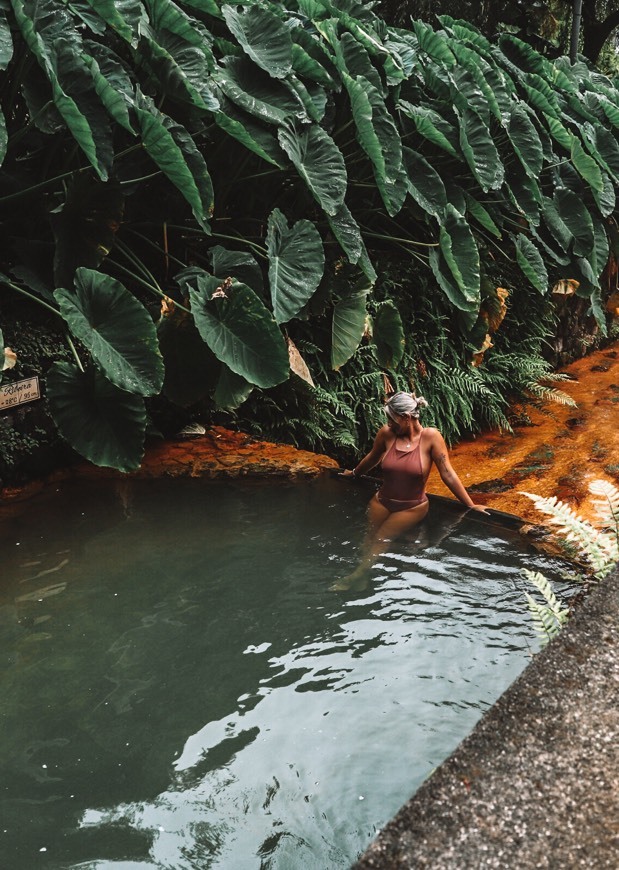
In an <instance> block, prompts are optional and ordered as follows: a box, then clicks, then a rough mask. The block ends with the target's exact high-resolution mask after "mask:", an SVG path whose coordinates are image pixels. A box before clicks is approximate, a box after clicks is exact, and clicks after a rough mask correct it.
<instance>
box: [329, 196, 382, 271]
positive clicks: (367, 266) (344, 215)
mask: <svg viewBox="0 0 619 870" xmlns="http://www.w3.org/2000/svg"><path fill="white" fill-rule="evenodd" d="M327 220H328V221H329V226H330V227H331V232H332V233H333V235H334V236H335V238H336V239H337V240H338V242H339V243H340V246H341V248H342V250H343V251H344V253H345V254H346V256H347V257H348V262H349V263H352V264H353V265H358V266H359V268H360V269H361V271H362V272H363V273H364V275H365V276H366V277H367V278H368V279H369V281H370V284H374V282H375V281H376V278H377V275H376V270H375V269H374V266H373V265H372V262H371V260H370V258H369V256H368V252H367V249H366V247H365V242H364V241H363V238H362V236H361V230H360V229H359V224H358V223H357V221H356V220H355V219H354V217H353V216H352V214H351V213H350V209H349V208H348V206H347V205H346V203H345V202H343V203H342V204H341V206H340V207H339V209H338V210H337V211H336V213H335V214H334V215H327Z"/></svg>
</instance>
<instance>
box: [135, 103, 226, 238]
mask: <svg viewBox="0 0 619 870" xmlns="http://www.w3.org/2000/svg"><path fill="white" fill-rule="evenodd" d="M135 114H136V118H137V121H138V126H139V129H140V134H141V136H142V144H143V145H144V148H145V150H146V152H147V153H148V155H149V156H150V157H151V158H152V160H153V161H154V162H155V163H156V164H157V166H158V167H159V168H160V169H161V171H162V172H163V174H164V175H165V176H167V178H168V179H169V180H170V181H171V182H172V184H173V185H174V186H175V187H176V188H177V189H178V190H179V191H180V192H181V194H182V195H183V196H184V198H185V200H186V201H187V202H188V203H189V205H190V206H191V209H192V211H193V214H194V217H195V219H196V220H197V221H198V223H199V224H200V226H201V227H202V229H203V230H204V231H205V232H210V231H209V228H208V219H209V217H210V216H211V213H212V211H213V185H212V182H211V177H210V175H209V173H208V169H207V168H206V163H205V162H204V158H203V157H202V155H201V154H200V152H199V151H198V149H197V148H196V146H195V143H194V141H193V139H192V138H191V136H190V135H189V133H188V132H187V130H186V129H185V128H184V127H182V126H181V125H180V124H177V123H176V122H175V121H173V120H172V118H169V117H167V116H166V115H163V114H162V113H161V112H159V111H158V110H157V109H156V108H155V106H154V105H153V104H152V102H149V101H148V100H147V99H146V98H145V97H143V96H140V98H139V99H136V105H135Z"/></svg>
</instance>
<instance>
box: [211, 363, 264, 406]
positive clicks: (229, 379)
mask: <svg viewBox="0 0 619 870" xmlns="http://www.w3.org/2000/svg"><path fill="white" fill-rule="evenodd" d="M253 389H254V385H253V384H250V383H249V381H246V380H245V378H244V377H242V376H241V375H237V374H236V373H235V372H233V371H232V369H229V368H228V366H227V365H225V364H223V363H222V365H221V371H220V374H219V380H218V381H217V386H216V387H215V392H214V394H213V399H214V400H215V404H216V405H217V407H218V408H224V409H225V410H227V411H234V410H235V409H236V408H238V407H239V406H240V405H242V404H243V402H244V401H245V400H246V399H247V398H248V396H249V394H250V393H251V391H252V390H253Z"/></svg>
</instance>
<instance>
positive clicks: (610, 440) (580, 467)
mask: <svg viewBox="0 0 619 870" xmlns="http://www.w3.org/2000/svg"><path fill="white" fill-rule="evenodd" d="M565 372H566V373H568V374H569V375H570V376H571V377H572V378H573V380H570V381H569V382H566V383H564V384H560V385H559V386H560V387H561V389H562V390H563V391H564V392H565V393H567V394H568V395H569V396H571V397H572V398H573V399H574V400H575V401H576V402H577V405H578V407H576V408H572V407H569V406H565V405H558V404H555V403H553V404H548V403H547V404H546V405H545V406H544V407H543V409H539V410H537V409H533V410H531V409H527V414H528V416H529V417H530V422H528V423H527V424H523V425H520V426H518V427H516V430H515V433H514V434H511V433H507V432H489V433H485V434H483V435H479V436H477V437H476V438H473V439H469V440H466V441H463V442H461V443H460V444H458V445H456V446H455V447H454V448H453V450H452V459H453V464H454V467H455V468H456V470H457V471H458V474H459V475H460V477H461V479H462V481H463V483H464V484H465V485H466V486H467V488H468V489H470V490H471V491H472V492H473V493H474V494H475V499H476V500H477V501H479V502H482V503H483V504H486V505H488V506H489V507H492V508H495V509H497V510H502V511H506V512H508V513H515V514H518V515H520V516H522V517H523V518H524V519H526V520H530V521H532V522H540V521H541V520H542V519H543V518H542V517H541V516H540V514H539V513H538V512H537V511H536V510H535V508H534V507H533V505H532V503H531V502H530V501H529V499H527V498H526V497H525V496H523V495H522V494H521V492H522V491H523V490H526V491H530V492H535V493H538V494H540V495H545V496H551V495H556V496H558V497H559V498H561V499H563V500H564V501H567V502H569V503H570V504H571V505H572V506H573V507H574V508H575V509H576V510H578V512H579V513H580V514H581V515H583V516H585V517H592V516H593V512H592V509H591V506H590V502H589V496H588V489H587V487H588V483H589V481H590V480H593V479H595V478H605V479H607V480H610V481H612V482H614V483H617V481H619V435H618V434H617V430H618V424H619V350H618V349H617V344H615V345H614V346H611V347H610V348H607V349H605V350H602V351H598V352H596V353H593V354H591V355H589V356H587V357H586V358H584V359H581V360H578V361H577V362H575V363H573V364H572V365H570V366H569V367H568V368H566V369H565ZM335 467H337V463H336V462H335V460H333V459H331V458H329V457H328V456H322V455H319V454H314V453H310V452H308V451H305V450H297V449H296V448H294V447H291V446H287V445H282V444H272V443H269V442H266V441H260V440H258V439H256V438H252V437H250V436H247V435H244V434H242V433H238V432H230V431H229V430H226V429H223V428H222V427H219V426H214V427H212V428H211V429H209V430H208V431H207V432H206V434H205V435H203V436H198V437H194V438H190V439H185V440H179V441H165V442H157V443H155V444H152V445H149V446H148V448H147V451H146V455H145V457H144V461H143V463H142V467H141V468H140V470H139V471H137V472H135V473H134V474H133V475H131V476H134V477H159V476H171V477H178V476H187V477H242V476H262V475H264V476H270V477H277V476H285V477H302V476H311V475H316V474H319V473H321V472H323V471H325V470H327V469H329V468H335ZM67 474H71V475H81V476H94V477H101V476H111V475H118V473H117V472H113V471H111V470H110V469H102V468H96V467H94V466H92V465H89V464H87V463H83V464H80V465H78V466H75V467H74V468H72V469H71V470H70V471H68V472H67V471H63V472H59V473H58V475H56V476H55V477H54V479H58V477H59V476H66V475H67ZM43 485H44V482H36V483H33V484H31V485H30V486H28V487H26V488H24V489H22V490H9V489H5V490H3V491H2V493H1V497H2V500H3V501H4V502H5V503H6V502H7V501H13V500H15V499H20V498H24V497H27V496H28V495H30V494H33V493H35V492H36V491H38V490H39V489H40V488H41V487H42V486H43ZM428 489H429V491H430V492H431V493H436V494H438V495H449V492H448V491H447V490H446V489H445V487H444V486H443V484H442V482H441V480H440V478H439V476H438V474H436V472H435V471H433V472H432V474H431V476H430V480H429V484H428Z"/></svg>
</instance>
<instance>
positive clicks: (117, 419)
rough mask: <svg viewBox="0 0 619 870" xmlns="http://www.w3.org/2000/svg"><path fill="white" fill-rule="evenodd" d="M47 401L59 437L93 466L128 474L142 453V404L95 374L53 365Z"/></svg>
mask: <svg viewBox="0 0 619 870" xmlns="http://www.w3.org/2000/svg"><path fill="white" fill-rule="evenodd" d="M46 380H47V399H48V402H49V406H50V410H51V413H52V417H53V419H54V422H55V423H56V426H57V427H58V430H59V432H60V434H61V435H62V436H63V438H65V439H66V440H67V441H68V442H69V444H70V445H71V447H73V449H74V450H76V451H77V452H78V453H80V454H81V455H82V456H83V457H85V458H86V459H88V460H89V461H90V462H93V463H94V464H95V465H105V466H110V467H111V468H117V469H118V470H119V471H134V470H135V469H136V468H139V466H140V462H141V460H142V456H143V453H144V433H145V430H146V411H145V409H144V399H142V398H141V397H140V396H136V395H135V394H133V393H127V392H124V391H123V390H120V389H119V388H118V387H116V386H114V384H111V383H110V382H109V381H108V380H107V379H106V378H105V377H103V375H102V374H101V373H100V372H98V371H97V370H96V369H94V370H90V371H88V372H86V373H84V372H81V371H80V370H79V369H78V368H77V367H76V366H74V365H71V364H70V363H66V362H56V363H54V364H53V365H52V367H51V368H50V370H49V372H48V373H47V378H46Z"/></svg>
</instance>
